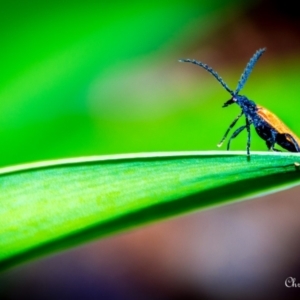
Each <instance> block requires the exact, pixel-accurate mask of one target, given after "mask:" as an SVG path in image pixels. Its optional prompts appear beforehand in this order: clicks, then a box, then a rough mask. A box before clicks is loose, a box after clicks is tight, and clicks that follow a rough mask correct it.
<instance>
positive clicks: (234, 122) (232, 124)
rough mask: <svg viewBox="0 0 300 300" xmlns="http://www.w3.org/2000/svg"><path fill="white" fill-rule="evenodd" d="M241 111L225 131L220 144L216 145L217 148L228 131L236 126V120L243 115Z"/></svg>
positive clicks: (220, 144)
mask: <svg viewBox="0 0 300 300" xmlns="http://www.w3.org/2000/svg"><path fill="white" fill-rule="evenodd" d="M243 113H244V112H243V111H242V112H241V113H240V114H239V115H238V116H237V117H236V118H235V119H234V120H233V122H232V123H231V124H230V125H229V127H228V129H227V130H226V132H225V134H224V136H223V138H222V140H221V142H220V143H219V144H218V147H221V146H222V144H223V142H224V141H225V139H226V137H227V135H228V133H229V131H230V129H231V128H232V127H233V126H234V125H235V124H236V122H237V121H238V119H239V118H240V117H241V116H242V115H243Z"/></svg>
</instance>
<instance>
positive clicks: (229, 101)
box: [223, 97, 237, 107]
mask: <svg viewBox="0 0 300 300" xmlns="http://www.w3.org/2000/svg"><path fill="white" fill-rule="evenodd" d="M236 102H237V98H236V97H232V98H231V99H230V100H228V101H226V102H225V103H224V104H223V107H227V106H228V105H231V104H233V103H236Z"/></svg>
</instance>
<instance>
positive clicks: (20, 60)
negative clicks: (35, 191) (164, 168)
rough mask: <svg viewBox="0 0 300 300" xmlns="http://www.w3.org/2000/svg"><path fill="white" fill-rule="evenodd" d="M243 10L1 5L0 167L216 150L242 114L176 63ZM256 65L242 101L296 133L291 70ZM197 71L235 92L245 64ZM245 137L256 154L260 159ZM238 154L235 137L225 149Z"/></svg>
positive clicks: (232, 4) (181, 5)
mask: <svg viewBox="0 0 300 300" xmlns="http://www.w3.org/2000/svg"><path fill="white" fill-rule="evenodd" d="M246 3H247V2H245V3H243V4H240V3H239V2H238V1H235V0H231V1H230V0H228V1H221V0H219V1H200V2H199V1H177V2H171V1H167V0H164V1H159V2H156V1H154V2H151V3H147V4H145V3H141V2H139V1H130V2H126V3H124V2H122V1H115V2H114V3H112V4H107V3H101V2H99V1H72V2H71V1H64V2H61V1H57V0H55V1H51V2H40V1H18V2H12V1H2V2H1V9H0V17H1V24H2V26H1V28H0V30H1V47H0V51H1V60H0V68H1V73H0V99H1V101H0V134H1V138H2V148H1V151H2V155H1V162H0V165H2V166H3V165H10V164H17V163H23V162H29V161H37V160H45V159H53V158H60V157H70V156H72V157H74V156H85V155H95V154H106V153H126V152H144V151H146V152H149V151H167V150H168V151H170V150H172V151H174V150H214V149H216V144H217V143H218V142H219V140H220V138H221V137H222V135H223V133H224V132H225V130H226V129H227V126H228V125H229V123H230V122H231V120H232V119H233V118H234V117H235V115H237V114H238V111H239V110H238V108H237V107H234V108H233V107H230V108H228V109H226V110H223V109H221V105H222V104H223V102H224V101H226V100H228V97H229V95H228V94H227V93H226V91H224V90H223V89H222V87H221V86H220V85H219V83H218V82H216V81H215V79H213V78H211V76H210V75H209V74H208V73H206V72H205V71H204V70H200V68H199V69H196V67H195V66H187V65H183V64H179V63H178V59H179V58H183V57H186V56H187V55H190V51H189V50H188V49H190V47H195V45H196V44H197V43H198V42H199V41H201V39H202V38H204V37H207V36H209V35H210V34H211V33H212V32H213V30H214V28H215V27H216V26H218V24H222V23H223V22H224V20H226V19H230V17H231V16H232V12H238V11H239V9H241V8H243V7H244V6H245V5H246ZM229 12H230V13H229ZM261 46H265V45H261ZM217 50H218V51H222V49H217ZM255 50H256V49H251V51H250V52H249V53H251V54H252V53H254V51H255ZM200 53H201V52H200ZM251 54H250V55H251ZM267 55H268V52H267V53H266V54H265V55H264V57H265V56H267ZM264 57H263V58H262V59H261V60H260V62H259V63H258V65H257V66H256V68H255V70H254V72H253V74H252V75H251V76H250V79H249V82H248V83H247V84H246V87H245V93H246V94H247V95H248V96H249V97H250V98H251V99H253V100H255V101H257V102H258V103H260V104H262V105H264V106H266V107H268V108H270V109H271V110H273V111H274V112H275V113H277V114H278V115H280V117H281V118H282V119H283V120H284V121H285V122H286V123H287V125H289V126H290V127H292V129H293V130H294V131H295V132H297V125H298V124H297V119H298V118H297V115H296V114H295V111H297V109H296V108H299V101H298V100H297V98H298V94H299V91H298V85H297V80H298V70H297V69H298V68H297V66H298V65H299V60H298V58H291V59H290V60H289V61H286V62H284V61H282V62H280V61H276V62H275V63H274V64H273V62H270V61H268V63H265V62H264V61H263V60H264ZM195 58H196V59H199V60H200V59H201V60H204V58H202V57H195ZM249 58H250V56H249ZM205 62H206V63H208V64H210V65H212V66H213V67H214V68H215V69H216V70H217V71H218V72H219V73H220V74H221V76H222V77H223V78H224V79H225V81H226V82H227V83H228V84H229V86H232V87H235V85H236V83H237V80H238V78H239V76H240V73H241V72H242V70H243V68H244V66H245V65H246V62H247V61H245V62H244V64H240V63H239V64H238V65H232V66H226V68H225V69H224V67H222V68H221V67H218V65H216V64H214V62H213V61H209V60H208V61H206V60H205ZM283 74H285V76H283ZM243 92H244V91H243ZM285 100H286V101H285ZM283 102H284V103H285V105H283ZM240 122H241V121H240ZM297 133H299V130H298V132H297ZM253 136H254V137H253V143H252V149H255V150H265V149H266V147H265V145H264V142H263V141H261V140H260V139H259V138H258V137H257V136H255V135H253ZM245 143H246V138H245V134H244V135H243V134H241V137H239V138H238V139H236V140H235V141H234V143H233V144H232V147H233V148H232V149H236V150H243V149H245Z"/></svg>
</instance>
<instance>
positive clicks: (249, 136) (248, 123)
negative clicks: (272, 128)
mask: <svg viewBox="0 0 300 300" xmlns="http://www.w3.org/2000/svg"><path fill="white" fill-rule="evenodd" d="M250 124H251V122H250V121H249V120H248V118H247V117H246V128H247V133H248V139H247V155H248V156H250V144H251V132H250Z"/></svg>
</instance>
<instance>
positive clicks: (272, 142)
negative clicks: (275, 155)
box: [266, 130, 281, 152]
mask: <svg viewBox="0 0 300 300" xmlns="http://www.w3.org/2000/svg"><path fill="white" fill-rule="evenodd" d="M276 136H277V133H276V132H274V131H273V130H271V137H270V138H269V139H268V140H267V141H266V144H267V147H268V149H269V150H272V151H276V152H281V150H278V149H276V148H274V145H275V143H276Z"/></svg>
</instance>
